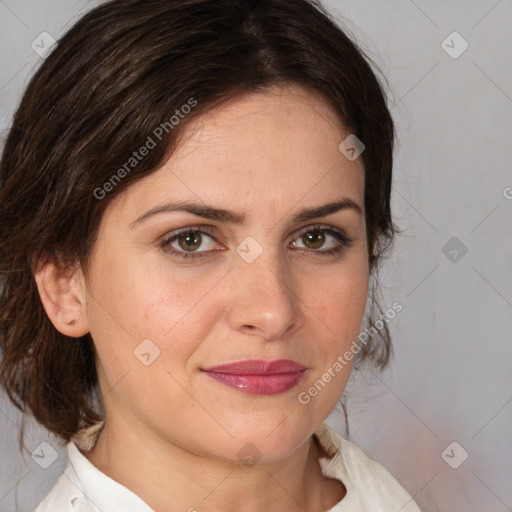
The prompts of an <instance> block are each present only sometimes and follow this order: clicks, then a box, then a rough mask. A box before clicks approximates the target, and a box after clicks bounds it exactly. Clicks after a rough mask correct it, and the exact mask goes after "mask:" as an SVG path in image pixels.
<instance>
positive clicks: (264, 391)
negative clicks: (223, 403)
mask: <svg viewBox="0 0 512 512" xmlns="http://www.w3.org/2000/svg"><path fill="white" fill-rule="evenodd" d="M306 370H307V368H306V367H305V366H303V365H301V364H299V363H297V362H295V361H291V360H289V359H277V360H274V361H261V360H246V361H237V362H234V363H227V364H221V365H217V366H213V367H211V368H206V369H203V372H205V373H206V374H207V375H208V376H209V377H211V378H212V379H215V380H216V381H217V382H220V383H221V384H224V385H225V386H228V387H231V388H234V389H237V390H238V391H242V392H244V393H249V394H253V395H277V394H280V393H285V392H286V391H289V390H290V389H292V388H294V387H295V386H296V385H297V384H298V383H299V382H300V381H301V380H302V379H303V377H304V375H305V373H306Z"/></svg>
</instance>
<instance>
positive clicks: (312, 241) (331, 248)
mask: <svg viewBox="0 0 512 512" xmlns="http://www.w3.org/2000/svg"><path fill="white" fill-rule="evenodd" d="M353 242H354V240H353V239H352V238H349V237H348V236H347V235H346V234H345V233H344V232H343V231H341V230H339V229H338V228H335V227H334V226H329V227H323V226H313V227H309V228H307V229H305V230H303V231H302V233H300V234H299V236H298V238H296V241H295V242H293V244H292V247H293V248H294V249H299V250H307V252H309V253H310V254H313V255H321V256H334V255H337V254H341V253H342V252H343V251H344V250H345V249H347V248H348V247H351V246H352V244H353Z"/></svg>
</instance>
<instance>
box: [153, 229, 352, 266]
mask: <svg viewBox="0 0 512 512" xmlns="http://www.w3.org/2000/svg"><path fill="white" fill-rule="evenodd" d="M313 231H320V232H323V233H327V234H329V235H332V236H334V238H336V239H337V240H338V242H339V245H338V246H337V247H335V248H333V249H329V250H327V251H320V250H315V249H302V248H299V250H306V251H312V252H315V253H318V254H320V255H322V256H334V255H336V254H340V253H341V252H343V251H344V250H345V249H347V248H348V247H351V246H352V245H353V242H354V239H353V238H349V237H348V236H346V235H345V234H344V233H343V232H342V231H341V230H338V229H337V228H335V227H334V226H329V227H325V226H322V225H314V226H308V227H307V228H305V229H303V230H302V231H301V232H300V233H299V235H298V237H297V238H300V237H302V236H304V235H305V234H306V233H310V232H313ZM189 233H201V234H205V235H208V236H210V237H211V238H214V239H215V236H214V234H213V231H212V230H210V229H209V228H208V227H206V226H193V227H188V228H183V229H180V230H178V231H174V232H173V233H172V234H171V235H170V236H168V237H166V238H165V239H164V240H163V241H162V243H161V247H162V249H163V250H164V251H165V252H166V253H169V254H171V255H172V256H176V257H177V258H179V259H182V260H190V261H194V260H195V259H196V258H202V257H204V255H205V253H207V252H210V251H200V252H185V251H177V250H175V249H173V248H171V249H169V247H168V246H169V245H170V244H171V243H172V242H174V241H175V240H177V238H178V237H179V236H180V235H183V234H189Z"/></svg>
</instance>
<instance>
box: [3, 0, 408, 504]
mask: <svg viewBox="0 0 512 512" xmlns="http://www.w3.org/2000/svg"><path fill="white" fill-rule="evenodd" d="M393 137H394V135H393V123H392V120H391V117H390V114H389V111H388V109H387V107H386V102H385V98H384V94H383V92H382V89H381V86H380V84H379V81H378V80H377V78H376V77H375V75H374V73H373V72H372V70H371V68H370V66H369V64H368V63H367V61H366V59H365V57H364V56H363V55H362V53H361V52H360V51H359V50H358V49H357V47H356V46H355V45H354V43H353V42H352V41H351V40H350V39H349V38H348V37H347V36H346V35H345V34H344V33H343V32H342V31H341V30H340V29H339V27H338V26H336V24H335V23H334V22H333V21H332V20H331V19H330V18H329V16H328V15H327V14H326V13H325V12H324V11H323V10H322V8H321V7H320V6H319V5H318V4H315V3H313V2H309V1H307V0H291V1H290V0H287V1H284V0H260V1H258V2H254V1H251V0H239V1H236V0H226V1H219V0H172V1H169V0H167V1H164V0H149V1H147V0H146V1H141V0H114V1H112V2H108V3H106V4H103V5H101V6H99V7H98V8H96V9H94V10H93V11H91V12H89V13H88V14H87V15H85V16H84V17H83V18H82V19H81V20H80V21H79V22H78V23H77V24H76V25H75V26H74V27H73V28H72V29H71V30H70V31H69V32H68V33H67V34H66V35H64V37H63V38H62V39H61V40H60V41H59V42H58V46H57V47H56V48H55V49H54V50H53V52H52V53H51V54H50V55H49V56H48V58H47V59H46V60H45V62H44V64H43V65H42V66H41V68H40V69H39V70H38V72H37V73H36V75H35V76H34V78H33V79H32V81H31V82H30V84H29V86H28V88H27V90H26V92H25V94H24V97H23V99H22V102H21V104H20V106H19V108H18V111H17V113H16V115H15V118H14V122H13V126H12V128H11V130H10V133H9V135H8V138H7V141H6V144H5V148H4V153H3V157H2V162H1V168H0V173H1V175H0V176H1V181H2V188H1V190H0V199H1V201H0V204H1V215H0V218H1V220H0V222H1V228H2V234H3V236H2V238H1V242H0V265H1V276H2V287H3V288H2V295H1V302H0V304H1V306H0V307H1V312H2V313H1V323H0V339H1V343H2V352H3V359H2V365H1V377H2V383H3V385H4V387H5V388H6V390H7V392H8V393H9V396H10V398H11V399H12V400H13V401H14V402H15V403H16V404H17V406H18V407H20V408H21V409H22V410H24V411H27V412H30V413H31V414H33V416H34V417H35V418H36V419H37V420H38V421H39V422H40V423H41V424H42V425H43V426H44V427H45V428H47V429H48V430H49V431H50V432H52V433H54V434H56V435H57V436H59V437H60V438H61V439H62V440H63V441H64V442H66V446H67V451H68V455H69V463H68V466H67V468H66V470H65V474H64V475H62V477H61V478H60V480H59V481H58V482H57V484H56V485H55V487H54V488H53V489H52V490H51V491H50V493H49V494H48V495H47V497H46V498H45V499H44V500H43V502H42V503H41V504H40V505H39V507H38V508H37V512H48V511H56V510H58V511H63V512H64V511H72V510H74V511H105V512H106V511H108V512H114V511H124V512H126V511H150V510H155V511H170V510H177V511H178V510H183V511H186V510H188V511H195V510H197V511H214V510H215V511H216V510H223V511H230V510H241V511H243V510H251V511H260V510H261V511H262V510H265V511H268V510H271V511H272V510H287V511H295V510H297V511H298V510H307V511H311V512H321V511H327V510H329V511H333V512H334V511H336V512H338V511H340V512H341V511H349V510H350V511H355V510H360V511H367V510H372V511H377V510H379V511H393V512H395V511H398V510H402V511H407V512H411V511H418V508H417V506H416V504H415V503H414V501H413V500H412V498H411V497H410V496H409V495H408V494H407V492H406V491H405V490H404V489H403V488H402V487H401V486H400V484H399V483H398V482H397V481H396V480H395V479H394V478H393V477H392V476H391V475H390V474H389V473H388V472H387V471H386V470H385V469H384V467H383V466H381V465H380V464H378V463H376V462H375V461H372V460H371V459H369V458H368V457H367V456H366V455H365V454H364V453H363V452H362V450H360V449H359V448H358V447H357V446H356V445H354V444H353V443H351V442H349V441H348V440H345V439H343V438H341V437H340V436H339V435H338V434H337V433H336V432H334V431H333V430H332V429H330V428H329V427H328V426H327V425H326V424H324V421H325V419H326V418H327V416H328V415H329V413H330V412H331V411H332V410H333V408H334V407H335V406H336V404H337V403H338V401H339V400H340V397H341V395H342V393H343V390H344V388H345V385H346V382H347V380H348V377H349V374H350V371H351V369H352V367H353V365H354V362H355V364H357V365H358V366H359V365H361V364H363V363H366V364H373V365H375V366H377V367H380V368H383V367H385V366H386V364H387V363H388V361H389V357H390V345H389V333H388V330H387V328H386V325H385V322H383V320H382V315H381V318H380V319H379V320H378V321H377V322H375V318H374V317H372V318H370V324H371V325H372V327H371V330H370V331H368V330H365V331H364V332H361V323H362V320H363V317H364V315H365V311H366V308H367V306H368V305H370V306H371V307H370V309H369V311H370V312H371V313H372V315H371V316H373V313H374V310H375V307H376V302H375V290H374V289H373V286H371V285H370V282H371V280H373V278H374V277H375V276H376V273H377V270H378V264H379V262H380V261H381V258H382V256H383V254H384V251H385V249H386V248H387V247H388V246H389V243H390V242H391V240H392V237H393V234H394V233H395V232H396V228H395V226H394V225H393V223H392V219H391V213H390V191H391V177H392V150H393ZM368 300H369V302H368ZM399 307H400V305H399V304H394V305H393V307H392V308H389V310H390V311H391V310H392V311H393V312H394V311H395V310H399ZM373 322H374V323H375V326H373ZM368 333H371V335H368ZM354 355H355V357H354Z"/></svg>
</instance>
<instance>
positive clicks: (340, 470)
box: [66, 423, 357, 512]
mask: <svg viewBox="0 0 512 512" xmlns="http://www.w3.org/2000/svg"><path fill="white" fill-rule="evenodd" d="M315 435H316V436H317V438H318V440H319V441H320V444H321V445H322V447H323V448H324V449H325V451H326V453H327V454H328V455H329V457H330V458H327V457H323V458H320V460H319V463H320V466H321V468H322V472H323V473H324V474H325V475H326V476H328V477H330V478H336V479H338V480H341V481H342V482H343V483H344V484H345V486H346V488H347V494H346V496H345V497H344V498H343V500H342V502H341V503H343V505H345V503H346V502H348V501H350V497H351V496H350V495H351V492H350V491H351V488H352V485H351V483H350V480H351V479H350V472H349V471H347V467H346V461H345V460H343V459H344V457H342V453H343V454H344V451H345V449H346V448H348V449H349V450H350V449H351V448H353V447H355V445H353V443H351V442H350V441H347V440H346V439H343V438H342V437H341V436H340V435H339V434H338V433H337V432H336V431H334V430H333V429H332V428H331V427H329V425H327V424H326V423H324V424H323V425H322V426H321V427H320V428H319V429H318V430H317V431H316V432H315ZM342 444H343V446H344V450H341V446H342ZM66 449H67V453H68V457H69V465H68V467H69V469H70V471H66V475H67V477H68V479H69V480H70V481H71V482H72V483H73V484H74V485H75V486H76V491H77V493H76V495H75V496H74V497H72V498H71V504H72V506H73V510H74V511H75V512H128V511H129V512H154V511H153V510H152V509H151V508H150V507H149V506H148V505H147V504H146V503H144V501H143V500H142V499H141V498H140V497H139V496H137V495H136V494H135V493H134V492H132V491H130V490H129V489H128V488H126V487H124V486H123V485H121V484H120V483H118V482H116V481H115V480H113V479H112V478H110V477H109V476H107V475H106V474H105V473H103V472H102V471H100V470H99V469H98V468H97V467H96V466H94V465H93V464H92V463H91V462H90V461H89V460H88V459H87V457H85V455H84V454H83V453H82V452H81V451H80V450H79V449H78V448H77V446H76V445H75V444H74V443H73V442H69V443H68V444H67V445H66ZM356 450H357V447H356ZM344 455H345V454H344ZM79 491H82V492H79ZM347 504H348V503H347Z"/></svg>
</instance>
